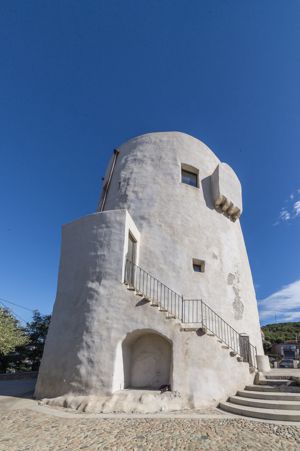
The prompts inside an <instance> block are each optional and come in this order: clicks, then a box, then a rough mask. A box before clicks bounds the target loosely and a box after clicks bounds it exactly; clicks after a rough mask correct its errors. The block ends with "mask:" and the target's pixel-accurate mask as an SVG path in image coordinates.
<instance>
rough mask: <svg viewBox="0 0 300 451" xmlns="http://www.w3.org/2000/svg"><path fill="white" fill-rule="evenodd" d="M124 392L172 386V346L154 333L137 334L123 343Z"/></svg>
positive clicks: (138, 331) (151, 331)
mask: <svg viewBox="0 0 300 451" xmlns="http://www.w3.org/2000/svg"><path fill="white" fill-rule="evenodd" d="M122 356H123V370H124V388H136V389H152V390H158V389H159V388H160V387H161V386H162V385H169V384H171V371H172V343H171V342H170V341H169V340H168V339H167V338H165V337H164V336H162V335H160V334H159V333H157V332H155V331H153V330H148V329H147V330H137V331H134V332H132V333H130V334H128V335H127V337H126V338H125V340H124V341H123V343H122Z"/></svg>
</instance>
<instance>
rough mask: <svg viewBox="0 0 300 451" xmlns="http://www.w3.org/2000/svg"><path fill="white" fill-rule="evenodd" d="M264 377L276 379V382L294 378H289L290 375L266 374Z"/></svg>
mask: <svg viewBox="0 0 300 451" xmlns="http://www.w3.org/2000/svg"><path fill="white" fill-rule="evenodd" d="M264 376H265V378H266V379H273V380H274V379H276V380H292V379H293V376H289V375H284V376H283V375H281V376H277V375H276V374H266V373H264Z"/></svg>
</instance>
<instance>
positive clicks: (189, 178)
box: [181, 169, 198, 188]
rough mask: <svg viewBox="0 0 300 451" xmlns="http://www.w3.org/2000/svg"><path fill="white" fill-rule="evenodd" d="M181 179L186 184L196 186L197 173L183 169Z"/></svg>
mask: <svg viewBox="0 0 300 451" xmlns="http://www.w3.org/2000/svg"><path fill="white" fill-rule="evenodd" d="M181 181H182V183H186V184H187V185H191V186H195V187H196V188H197V187H198V175H197V174H194V173H193V172H190V171H186V170H185V169H182V170H181Z"/></svg>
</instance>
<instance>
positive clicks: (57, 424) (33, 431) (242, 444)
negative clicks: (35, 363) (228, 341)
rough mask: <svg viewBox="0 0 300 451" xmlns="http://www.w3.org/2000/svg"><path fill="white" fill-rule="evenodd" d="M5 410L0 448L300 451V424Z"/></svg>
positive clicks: (32, 450) (0, 415)
mask: <svg viewBox="0 0 300 451" xmlns="http://www.w3.org/2000/svg"><path fill="white" fill-rule="evenodd" d="M18 407H19V408H18ZM20 407H21V405H20V404H18V403H17V404H15V406H14V407H13V406H11V408H9V409H8V410H6V409H5V410H1V412H0V450H1V451H4V450H5V451H15V450H20V451H21V450H22V451H25V450H30V451H35V450H38V451H42V450H53V451H54V450H70V451H75V450H81V449H83V450H147V451H148V450H153V451H159V450H201V449H208V450H218V451H222V450H259V449H262V450H264V451H268V450H272V451H273V450H284V451H285V450H300V427H299V426H293V425H284V426H283V425H279V424H278V425H276V424H269V423H262V422H257V421H249V420H247V419H240V418H238V417H237V418H230V417H226V416H224V417H223V416H217V415H216V416H215V417H212V418H209V419H208V418H197V419H195V418H188V417H187V418H176V417H172V418H167V417H166V418H101V417H99V418H97V417H95V416H93V417H89V418H88V417H86V416H85V415H84V414H81V415H77V417H76V415H71V416H70V417H68V415H67V414H66V415H62V416H57V415H56V416H54V415H52V414H50V415H49V414H46V413H44V412H38V411H37V410H36V411H33V410H30V409H27V408H20Z"/></svg>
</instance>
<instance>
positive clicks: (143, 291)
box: [124, 260, 257, 367]
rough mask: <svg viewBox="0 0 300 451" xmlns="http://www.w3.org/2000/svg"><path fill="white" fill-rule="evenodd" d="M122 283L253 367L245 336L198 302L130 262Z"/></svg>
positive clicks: (252, 352)
mask: <svg viewBox="0 0 300 451" xmlns="http://www.w3.org/2000/svg"><path fill="white" fill-rule="evenodd" d="M124 282H125V284H127V285H128V286H129V288H132V289H134V290H135V291H136V292H137V294H139V295H141V296H143V297H144V298H145V299H148V300H149V301H150V302H151V304H152V305H157V306H158V307H159V308H160V310H162V311H165V312H167V314H168V315H169V317H173V318H177V319H179V320H180V321H181V322H182V323H183V324H187V323H189V324H198V325H199V328H200V327H201V328H202V329H205V330H208V331H209V332H211V333H213V334H214V335H215V336H216V337H217V338H219V339H220V340H221V341H222V343H224V344H225V345H226V346H228V348H229V349H231V350H232V351H233V352H234V353H235V354H237V355H240V356H241V357H243V360H244V361H246V362H248V363H249V365H250V366H252V367H256V354H257V352H256V347H255V346H253V345H252V344H251V343H250V341H249V336H248V335H245V334H240V333H239V332H237V331H236V330H235V329H234V328H233V327H232V326H230V324H228V323H227V322H226V321H225V320H224V319H223V318H222V317H221V316H220V315H219V314H218V313H216V312H215V311H214V310H213V309H212V308H211V307H209V306H208V305H207V304H206V303H205V302H204V301H202V299H184V298H183V296H182V295H180V294H178V293H176V292H175V291H174V290H172V289H171V288H169V287H168V286H167V285H165V284H164V283H162V282H161V281H160V280H158V279H157V278H156V277H154V276H152V275H151V274H149V273H148V272H147V271H145V270H144V269H142V268H141V267H140V266H138V265H136V264H135V263H133V262H131V261H130V260H126V264H125V278H124Z"/></svg>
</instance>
